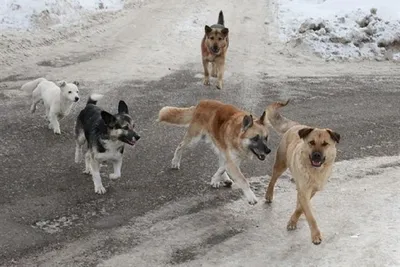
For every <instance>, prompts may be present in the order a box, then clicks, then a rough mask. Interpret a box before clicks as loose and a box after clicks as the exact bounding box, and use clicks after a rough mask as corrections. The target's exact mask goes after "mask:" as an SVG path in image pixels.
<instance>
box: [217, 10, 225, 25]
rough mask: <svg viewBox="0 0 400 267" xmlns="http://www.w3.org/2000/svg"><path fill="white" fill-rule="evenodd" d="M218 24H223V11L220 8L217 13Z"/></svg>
mask: <svg viewBox="0 0 400 267" xmlns="http://www.w3.org/2000/svg"><path fill="white" fill-rule="evenodd" d="M218 24H220V25H222V26H225V21H224V13H222V10H221V11H220V12H219V15H218Z"/></svg>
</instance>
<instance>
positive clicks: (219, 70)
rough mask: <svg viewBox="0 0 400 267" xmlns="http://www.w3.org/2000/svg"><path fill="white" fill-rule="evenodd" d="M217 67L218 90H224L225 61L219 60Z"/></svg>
mask: <svg viewBox="0 0 400 267" xmlns="http://www.w3.org/2000/svg"><path fill="white" fill-rule="evenodd" d="M215 65H216V67H217V79H218V83H217V88H218V89H222V87H223V85H224V71H225V59H218V60H216V61H215Z"/></svg>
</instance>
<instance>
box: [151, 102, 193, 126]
mask: <svg viewBox="0 0 400 267" xmlns="http://www.w3.org/2000/svg"><path fill="white" fill-rule="evenodd" d="M195 109H196V107H195V106H192V107H189V108H176V107H163V108H162V109H161V110H160V112H159V113H158V119H157V121H158V122H166V123H170V124H175V125H181V126H187V125H189V123H190V122H191V121H192V118H193V114H194V111H195Z"/></svg>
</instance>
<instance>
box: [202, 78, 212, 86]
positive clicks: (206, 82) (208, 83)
mask: <svg viewBox="0 0 400 267" xmlns="http://www.w3.org/2000/svg"><path fill="white" fill-rule="evenodd" d="M203 84H204V85H207V86H208V85H210V79H209V78H204V82H203Z"/></svg>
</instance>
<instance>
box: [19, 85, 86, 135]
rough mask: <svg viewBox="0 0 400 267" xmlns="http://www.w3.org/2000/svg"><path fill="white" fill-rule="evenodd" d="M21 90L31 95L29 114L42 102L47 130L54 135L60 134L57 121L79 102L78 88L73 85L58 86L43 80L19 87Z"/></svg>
mask: <svg viewBox="0 0 400 267" xmlns="http://www.w3.org/2000/svg"><path fill="white" fill-rule="evenodd" d="M21 90H23V91H25V92H28V93H31V94H32V105H31V112H32V113H34V112H35V111H36V105H37V104H38V103H39V102H40V101H43V103H44V106H45V108H46V118H47V120H48V121H49V122H50V123H49V128H50V129H53V131H54V133H55V134H60V133H61V131H60V123H59V122H58V120H59V119H62V118H64V117H65V116H67V115H68V114H69V112H70V111H71V108H72V106H73V104H74V102H77V101H78V100H79V90H78V87H77V86H76V85H75V84H73V83H66V82H64V81H61V82H59V86H58V85H56V84H55V83H54V82H50V81H48V80H46V79H45V78H39V79H36V80H34V81H30V82H28V83H26V84H24V85H23V86H22V87H21Z"/></svg>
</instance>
